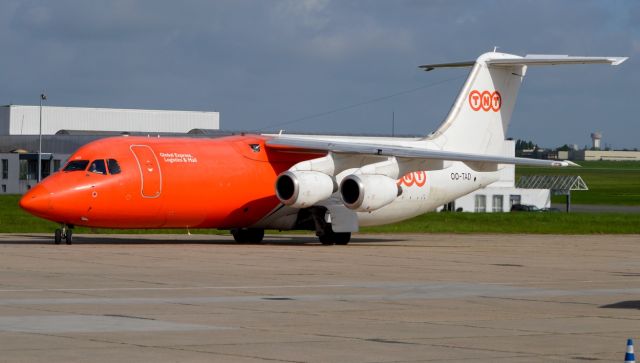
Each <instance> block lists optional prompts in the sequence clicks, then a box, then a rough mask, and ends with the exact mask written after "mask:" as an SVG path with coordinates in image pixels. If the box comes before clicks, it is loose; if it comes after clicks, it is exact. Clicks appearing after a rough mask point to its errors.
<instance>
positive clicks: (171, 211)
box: [20, 52, 626, 244]
mask: <svg viewBox="0 0 640 363" xmlns="http://www.w3.org/2000/svg"><path fill="white" fill-rule="evenodd" d="M625 59H626V58H617V57H569V56H556V55H554V56H547V55H527V56H524V57H521V56H517V55H512V54H506V53H497V52H490V53H485V54H483V55H481V56H480V57H479V58H478V59H477V60H475V61H469V62H456V63H445V64H431V65H425V66H422V67H423V68H424V69H425V70H427V71H429V70H432V69H434V68H444V67H472V68H471V72H470V74H469V77H468V79H467V81H466V83H465V84H464V86H463V88H462V90H461V92H460V94H459V95H458V98H457V99H456V101H455V103H454V105H453V106H452V108H451V111H450V113H449V115H448V116H447V118H446V119H445V120H444V122H443V123H442V125H441V126H440V127H439V128H438V129H437V130H436V131H435V132H433V133H431V134H429V135H428V136H426V137H422V138H392V137H345V136H309V135H239V136H230V137H223V138H216V139H195V138H164V137H163V138H155V137H153V138H151V137H127V136H122V137H114V138H106V139H102V140H98V141H94V142H91V143H89V144H87V145H85V146H83V147H81V148H80V149H78V150H77V151H76V152H75V153H74V154H73V155H71V157H70V158H69V161H68V163H67V164H66V165H65V167H64V168H62V170H60V171H58V172H56V173H54V174H52V175H50V176H49V177H47V178H46V179H44V180H43V181H42V182H41V183H39V184H38V185H36V186H35V187H34V188H32V189H31V190H30V191H29V192H27V193H26V194H25V195H24V197H23V198H22V199H21V200H20V206H21V207H22V208H23V209H25V210H27V211H28V212H30V213H32V214H34V215H36V216H38V217H41V218H45V219H48V220H51V221H54V222H57V223H60V226H61V227H60V228H59V229H56V231H55V234H54V241H55V243H56V244H59V243H61V242H62V241H63V240H64V241H65V242H66V243H68V244H70V243H71V242H72V229H73V226H89V227H107V228H218V229H229V230H231V232H232V234H233V236H234V238H235V240H236V241H238V242H240V243H243V242H250V243H256V242H260V241H261V240H262V239H263V236H264V230H265V229H279V230H293V229H302V230H315V232H316V235H317V236H318V237H319V239H320V241H321V242H322V243H323V244H347V243H348V242H349V240H350V237H351V233H352V232H356V231H358V228H359V227H360V226H367V225H380V224H387V223H393V222H397V221H401V220H404V219H408V218H411V217H414V216H417V215H419V214H422V213H425V212H428V211H432V210H435V208H436V207H438V206H441V205H443V204H446V203H448V202H450V201H452V200H455V199H456V198H459V197H460V196H463V195H465V194H468V193H470V192H472V191H474V190H477V189H480V188H483V187H485V186H487V185H489V184H491V183H493V182H495V181H497V180H498V178H499V171H500V169H501V168H503V167H504V165H505V164H520V165H537V166H569V165H575V164H573V163H571V162H569V161H553V160H533V159H525V158H516V157H513V150H507V147H505V142H504V139H505V133H506V130H507V127H508V125H509V121H510V118H511V113H512V112H513V108H514V105H515V100H516V96H517V94H518V90H519V87H520V85H521V83H522V81H523V79H524V76H525V73H526V70H527V67H528V66H537V65H556V64H587V63H602V64H611V65H617V64H620V63H622V62H623V61H624V60H625Z"/></svg>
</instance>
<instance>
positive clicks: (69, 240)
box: [64, 228, 73, 245]
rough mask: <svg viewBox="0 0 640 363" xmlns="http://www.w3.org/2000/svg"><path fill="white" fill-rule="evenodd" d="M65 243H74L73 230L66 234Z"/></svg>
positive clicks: (68, 230)
mask: <svg viewBox="0 0 640 363" xmlns="http://www.w3.org/2000/svg"><path fill="white" fill-rule="evenodd" d="M64 241H65V242H66V243H67V244H68V245H70V244H71V243H72V242H73V230H72V229H71V228H67V233H65V236H64Z"/></svg>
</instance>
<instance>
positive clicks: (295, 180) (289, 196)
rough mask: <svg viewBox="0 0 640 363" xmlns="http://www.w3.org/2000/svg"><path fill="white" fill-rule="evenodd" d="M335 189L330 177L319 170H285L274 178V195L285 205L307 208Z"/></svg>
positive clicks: (326, 196)
mask: <svg viewBox="0 0 640 363" xmlns="http://www.w3.org/2000/svg"><path fill="white" fill-rule="evenodd" d="M336 190H337V186H336V183H335V181H334V180H333V178H332V177H330V176H329V175H327V174H325V173H321V172H319V171H305V170H298V171H285V172H283V173H282V174H280V175H279V176H278V179H276V195H277V196H278V199H280V201H281V202H282V203H284V204H285V205H288V206H290V207H293V208H307V207H310V206H312V205H314V204H316V203H318V202H320V201H322V200H325V199H327V198H329V197H330V196H331V194H333V193H334V192H335V191H336Z"/></svg>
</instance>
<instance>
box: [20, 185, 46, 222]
mask: <svg viewBox="0 0 640 363" xmlns="http://www.w3.org/2000/svg"><path fill="white" fill-rule="evenodd" d="M20 208H22V209H24V210H26V211H27V212H29V213H31V214H36V215H42V214H45V213H46V212H48V211H50V210H51V209H52V208H53V206H52V204H51V193H50V192H49V190H48V189H47V188H46V187H45V186H43V185H42V184H38V185H36V186H35V187H33V188H32V189H31V190H29V191H28V192H27V194H25V195H24V196H23V197H22V199H20Z"/></svg>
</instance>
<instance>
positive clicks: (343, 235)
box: [334, 232, 351, 246]
mask: <svg viewBox="0 0 640 363" xmlns="http://www.w3.org/2000/svg"><path fill="white" fill-rule="evenodd" d="M334 235H335V238H334V242H335V243H336V244H337V245H341V246H345V245H347V244H348V243H349V241H351V233H350V232H340V233H334Z"/></svg>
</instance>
